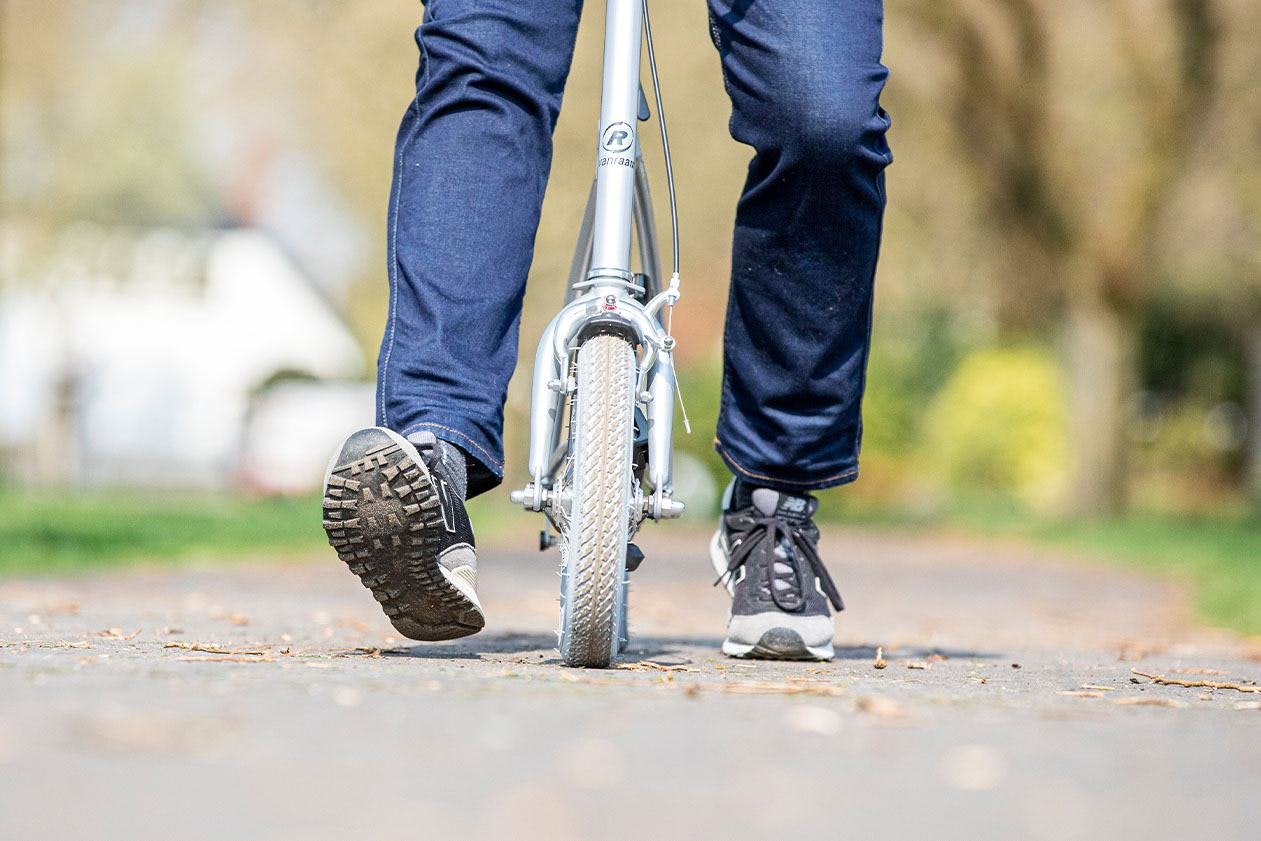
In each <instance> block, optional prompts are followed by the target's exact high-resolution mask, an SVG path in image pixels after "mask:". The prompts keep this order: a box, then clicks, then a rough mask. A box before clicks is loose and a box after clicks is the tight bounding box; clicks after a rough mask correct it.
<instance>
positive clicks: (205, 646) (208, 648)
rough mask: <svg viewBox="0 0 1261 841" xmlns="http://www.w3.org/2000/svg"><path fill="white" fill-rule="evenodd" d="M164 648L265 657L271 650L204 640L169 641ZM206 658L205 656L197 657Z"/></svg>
mask: <svg viewBox="0 0 1261 841" xmlns="http://www.w3.org/2000/svg"><path fill="white" fill-rule="evenodd" d="M162 647H163V648H178V649H180V650H181V651H200V652H202V653H203V654H235V655H238V656H251V657H263V656H266V655H267V654H268V653H269V652H267V651H265V650H260V649H244V648H224V647H223V646H219V645H211V644H209V643H203V642H168V643H166V644H165V645H163V646H162ZM195 659H204V658H195Z"/></svg>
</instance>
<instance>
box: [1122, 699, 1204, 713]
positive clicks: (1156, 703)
mask: <svg viewBox="0 0 1261 841" xmlns="http://www.w3.org/2000/svg"><path fill="white" fill-rule="evenodd" d="M1112 703H1114V704H1120V705H1122V706H1127V707H1173V708H1174V709H1179V710H1180V709H1184V708H1185V707H1186V705H1187V704H1186V702H1185V701H1175V700H1174V699H1173V698H1115V699H1113V701H1112Z"/></svg>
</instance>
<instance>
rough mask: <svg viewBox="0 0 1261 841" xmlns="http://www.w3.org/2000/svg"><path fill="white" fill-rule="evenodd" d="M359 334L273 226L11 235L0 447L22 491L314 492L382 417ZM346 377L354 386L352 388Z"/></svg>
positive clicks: (1, 244) (6, 251) (2, 335)
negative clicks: (101, 487)
mask: <svg viewBox="0 0 1261 841" xmlns="http://www.w3.org/2000/svg"><path fill="white" fill-rule="evenodd" d="M364 370H365V360H364V356H363V353H362V351H361V349H360V348H359V346H358V344H357V342H356V341H355V339H354V336H353V335H352V334H351V332H350V330H349V329H348V328H347V326H346V324H345V323H344V322H343V321H342V320H341V319H340V318H339V317H338V315H337V314H336V313H335V311H334V310H333V308H332V307H331V306H329V304H328V303H327V301H326V300H325V298H324V297H323V296H322V294H321V293H320V291H319V289H318V287H317V286H316V285H315V284H313V283H312V282H311V281H310V280H309V279H308V278H307V277H305V276H304V275H303V273H302V272H301V271H299V269H298V268H297V266H295V264H294V263H293V261H292V260H290V259H289V258H288V257H287V255H286V254H285V253H284V252H283V251H282V250H281V248H280V247H279V246H278V245H277V244H276V243H275V242H274V241H273V240H272V239H271V238H269V237H268V236H266V235H265V234H263V233H261V232H259V231H256V230H250V229H236V230H226V231H206V232H200V233H194V234H190V233H187V232H178V231H172V230H152V231H143V232H135V231H113V230H110V229H104V228H100V227H97V226H92V225H81V226H78V227H75V228H71V229H69V230H67V231H66V232H65V233H63V234H61V235H60V236H58V237H56V238H54V239H51V240H47V241H43V242H37V241H36V240H35V239H34V238H32V237H29V236H24V235H23V232H21V231H19V230H17V229H15V228H13V227H6V228H0V453H2V454H3V465H4V468H5V472H6V473H9V474H10V475H14V474H16V475H17V476H18V477H19V478H22V479H25V480H27V481H40V482H45V483H56V482H70V483H76V484H109V485H118V484H137V485H159V486H173V487H225V486H232V485H242V484H244V485H247V486H249V487H251V488H254V489H257V490H261V491H284V492H297V491H303V490H307V489H309V488H312V487H315V486H316V485H317V484H318V482H319V479H320V475H321V472H322V468H323V466H324V463H325V461H326V459H327V458H328V455H329V453H330V451H331V449H332V447H333V445H334V444H335V443H336V441H337V440H338V439H339V438H340V436H341V435H343V434H345V433H346V432H348V431H350V430H352V429H354V428H356V427H358V426H363V425H368V424H370V423H371V422H372V395H371V386H370V385H367V384H364V383H358V382H353V381H352V380H353V378H356V377H360V376H361V375H362V374H363V373H364ZM348 381H351V382H348Z"/></svg>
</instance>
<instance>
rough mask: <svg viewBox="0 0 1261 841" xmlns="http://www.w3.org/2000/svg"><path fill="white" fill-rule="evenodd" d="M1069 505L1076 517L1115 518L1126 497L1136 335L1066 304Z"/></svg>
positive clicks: (1111, 317) (1103, 314) (1107, 313)
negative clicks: (1070, 459)
mask: <svg viewBox="0 0 1261 841" xmlns="http://www.w3.org/2000/svg"><path fill="white" fill-rule="evenodd" d="M1063 332H1064V365H1065V369H1066V373H1067V381H1068V401H1069V407H1068V409H1069V412H1068V415H1069V446H1070V452H1071V453H1072V458H1073V464H1072V476H1073V486H1072V488H1071V494H1072V496H1071V499H1069V500H1068V501H1067V506H1066V507H1067V508H1068V510H1070V511H1071V512H1073V513H1076V514H1117V513H1120V512H1121V511H1123V510H1124V508H1125V505H1126V502H1127V498H1128V494H1127V482H1126V481H1125V479H1126V476H1127V475H1128V470H1127V467H1128V464H1127V462H1128V456H1129V440H1128V420H1129V415H1130V398H1131V395H1132V394H1133V393H1134V390H1135V380H1136V377H1135V376H1134V371H1135V369H1136V353H1137V346H1136V342H1135V334H1136V331H1135V329H1134V326H1133V325H1132V324H1130V323H1129V319H1128V318H1127V317H1126V316H1125V315H1124V314H1122V313H1120V312H1118V311H1116V310H1114V309H1111V308H1109V307H1106V306H1102V305H1099V304H1097V303H1091V302H1089V301H1070V302H1069V305H1068V313H1067V316H1066V318H1065V319H1064V331H1063Z"/></svg>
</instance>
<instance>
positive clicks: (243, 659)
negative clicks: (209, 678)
mask: <svg viewBox="0 0 1261 841" xmlns="http://www.w3.org/2000/svg"><path fill="white" fill-rule="evenodd" d="M175 659H176V661H178V662H180V663H273V662H275V660H276V658H275V657H271V656H269V655H263V656H262V657H251V656H245V655H228V656H219V657H216V656H211V657H176V658H175Z"/></svg>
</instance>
